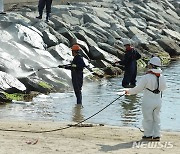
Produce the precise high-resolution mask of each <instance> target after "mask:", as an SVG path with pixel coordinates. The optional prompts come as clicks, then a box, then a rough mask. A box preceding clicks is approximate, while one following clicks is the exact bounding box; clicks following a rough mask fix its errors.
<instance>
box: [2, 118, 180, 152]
mask: <svg viewBox="0 0 180 154" xmlns="http://www.w3.org/2000/svg"><path fill="white" fill-rule="evenodd" d="M0 124H1V126H0V129H16V130H31V131H44V130H53V129H60V128H62V127H67V124H74V123H72V122H66V123H61V122H47V121H15V120H10V121H7V120H0ZM142 135H143V134H142V133H141V132H140V131H139V130H138V129H136V128H129V127H118V126H108V125H105V126H100V125H97V124H92V125H91V127H89V126H88V127H70V128H68V129H64V130H60V131H54V132H49V133H29V132H16V131H13V132H8V131H2V130H1V131H0V142H1V147H0V151H1V153H2V154H3V153H19V154H21V153H22V154H23V153H26V154H34V153H37V154H40V153H43V154H44V153H45V154H46V153H47V154H48V153H53V154H56V153H57V154H58V153H63V154H64V153H65V154H84V153H86V154H92V153H96V154H102V153H113V154H117V153H124V154H125V153H126V154H127V153H129V154H134V153H138V154H139V153H144V152H146V153H154V152H156V153H158V154H159V153H165V154H166V153H167V154H168V153H180V143H179V139H180V132H166V131H162V137H161V141H160V142H159V143H156V142H148V143H147V142H144V141H141V137H142ZM136 143H137V144H136ZM152 144H153V147H152ZM155 144H156V145H155Z"/></svg>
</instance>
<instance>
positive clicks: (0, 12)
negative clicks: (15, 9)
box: [0, 0, 6, 14]
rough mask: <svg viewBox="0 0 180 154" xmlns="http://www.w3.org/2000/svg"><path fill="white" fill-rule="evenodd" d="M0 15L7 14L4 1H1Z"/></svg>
mask: <svg viewBox="0 0 180 154" xmlns="http://www.w3.org/2000/svg"><path fill="white" fill-rule="evenodd" d="M0 14H6V13H5V12H4V1H3V0H0Z"/></svg>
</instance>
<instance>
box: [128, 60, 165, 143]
mask: <svg viewBox="0 0 180 154" xmlns="http://www.w3.org/2000/svg"><path fill="white" fill-rule="evenodd" d="M160 66H161V61H160V59H159V58H158V57H153V58H151V59H150V61H149V65H148V68H149V70H148V72H147V74H145V75H144V76H142V78H141V80H140V81H139V83H138V85H137V86H136V87H134V88H132V89H128V90H125V94H128V95H133V94H137V93H139V92H141V91H144V93H143V99H142V114H143V128H144V136H143V137H142V139H144V140H154V141H160V116H159V113H160V109H161V103H162V99H161V96H162V95H161V94H162V91H163V90H165V89H166V81H165V78H164V76H163V74H162V70H161V69H160V68H159V67H160Z"/></svg>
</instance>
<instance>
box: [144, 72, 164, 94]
mask: <svg viewBox="0 0 180 154" xmlns="http://www.w3.org/2000/svg"><path fill="white" fill-rule="evenodd" d="M147 73H149V74H154V75H155V76H156V77H157V88H156V89H155V90H151V89H149V88H146V89H147V90H149V91H151V92H152V93H154V94H159V93H160V92H161V91H160V90H159V77H160V73H154V72H152V71H148V72H147Z"/></svg>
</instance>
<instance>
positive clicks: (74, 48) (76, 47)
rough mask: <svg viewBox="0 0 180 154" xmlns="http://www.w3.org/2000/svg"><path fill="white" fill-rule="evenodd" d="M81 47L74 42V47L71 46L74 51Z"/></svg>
mask: <svg viewBox="0 0 180 154" xmlns="http://www.w3.org/2000/svg"><path fill="white" fill-rule="evenodd" d="M80 49H81V48H80V46H79V45H78V44H74V45H73V46H72V47H71V50H72V51H79V50H80Z"/></svg>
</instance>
